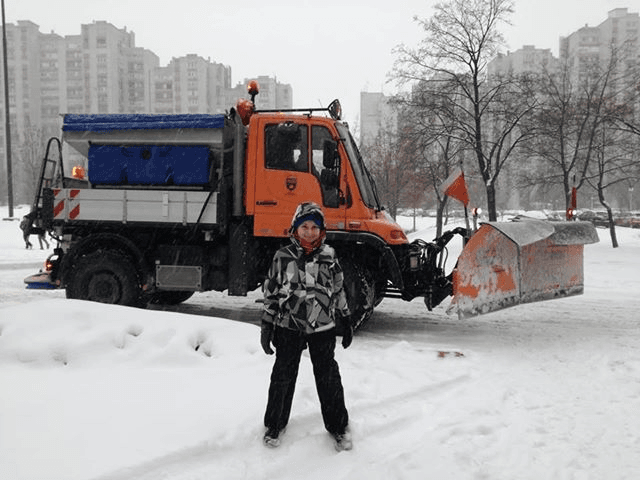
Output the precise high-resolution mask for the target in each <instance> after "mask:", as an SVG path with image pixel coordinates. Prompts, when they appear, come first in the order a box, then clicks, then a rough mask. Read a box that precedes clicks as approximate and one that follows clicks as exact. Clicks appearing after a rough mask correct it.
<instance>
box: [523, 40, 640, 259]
mask: <svg viewBox="0 0 640 480" xmlns="http://www.w3.org/2000/svg"><path fill="white" fill-rule="evenodd" d="M621 67H622V68H621ZM585 73H586V74H584V75H582V76H578V75H575V74H574V72H572V69H571V67H570V65H569V64H568V63H567V62H565V63H563V64H562V65H560V67H559V69H558V70H557V71H545V72H544V74H543V75H542V76H541V77H540V90H539V100H540V101H539V105H538V107H537V113H536V116H535V119H534V122H535V129H536V130H537V135H536V137H535V141H532V142H530V143H529V148H530V150H529V153H530V154H532V157H534V158H537V159H539V160H541V163H540V165H541V168H539V169H538V172H537V173H538V175H537V176H536V175H531V176H529V177H528V178H527V183H528V184H536V183H538V184H542V183H544V184H547V185H548V184H559V185H561V186H562V189H563V194H564V199H565V207H566V208H567V209H568V208H569V207H570V202H571V190H572V188H574V187H575V188H577V189H580V188H581V187H582V186H583V185H585V184H588V185H591V186H592V187H593V188H594V189H595V190H596V193H597V195H598V199H599V201H600V203H601V205H602V206H603V207H604V208H605V209H606V210H607V212H608V216H609V224H610V226H611V238H612V243H613V245H614V247H615V246H617V241H616V238H615V227H614V222H613V214H612V209H611V206H610V205H609V203H608V202H607V201H606V197H605V190H606V189H607V188H610V187H612V186H614V185H616V184H618V183H620V182H622V181H625V180H627V178H628V176H629V172H630V171H631V169H632V168H633V167H634V166H635V165H636V164H637V160H634V154H633V153H632V152H633V151H634V149H633V148H631V147H629V145H631V143H630V142H633V141H634V139H633V133H634V132H633V130H632V129H630V128H628V127H629V126H630V125H632V123H631V122H632V120H633V118H634V107H633V106H634V105H637V102H638V98H639V95H638V93H639V92H638V91H637V89H635V88H634V85H637V84H638V82H640V74H639V70H638V66H637V64H635V65H634V64H633V63H630V62H624V61H623V60H622V58H621V57H620V56H619V51H616V50H614V49H612V50H611V51H610V53H609V57H608V61H607V62H606V63H605V64H604V65H603V64H602V63H601V62H597V63H596V62H594V63H593V64H592V65H591V68H590V69H589V70H588V71H587V72H585ZM635 113H637V112H635ZM635 142H636V147H637V139H636V141H635ZM547 167H550V168H547ZM531 173H532V172H529V174H531Z"/></svg>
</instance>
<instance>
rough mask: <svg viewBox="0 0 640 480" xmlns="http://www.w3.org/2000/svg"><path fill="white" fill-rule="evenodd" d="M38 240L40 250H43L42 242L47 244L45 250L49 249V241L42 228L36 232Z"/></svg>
mask: <svg viewBox="0 0 640 480" xmlns="http://www.w3.org/2000/svg"><path fill="white" fill-rule="evenodd" d="M38 242H39V243H40V250H44V249H43V248H42V244H43V243H44V244H45V245H46V246H47V250H49V242H48V241H47V237H46V236H45V231H44V230H42V231H39V232H38Z"/></svg>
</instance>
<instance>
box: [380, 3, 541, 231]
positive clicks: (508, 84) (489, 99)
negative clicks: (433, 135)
mask: <svg viewBox="0 0 640 480" xmlns="http://www.w3.org/2000/svg"><path fill="white" fill-rule="evenodd" d="M434 10H435V13H434V15H433V16H432V17H431V18H430V19H428V20H422V19H419V18H416V21H417V22H418V23H419V24H420V26H421V27H422V28H423V30H424V32H425V37H424V39H423V40H422V41H421V43H420V45H419V47H417V48H410V47H407V46H405V45H401V46H399V47H398V48H397V49H396V54H397V55H398V58H397V59H396V63H395V66H394V70H393V73H392V76H393V77H394V78H396V79H397V80H398V81H399V82H400V83H403V82H410V83H418V82H423V83H424V85H425V86H426V88H428V89H429V90H430V96H432V97H440V98H441V101H440V102H439V105H440V106H441V108H443V109H446V110H448V112H449V113H447V114H446V116H447V117H448V118H451V119H454V120H455V121H454V123H453V124H451V126H452V127H453V129H452V130H451V131H450V132H449V134H450V135H451V136H452V137H453V138H455V139H456V140H458V141H460V142H463V143H464V144H465V145H466V149H468V150H469V151H471V152H473V156H474V157H475V159H476V162H477V166H478V172H479V174H480V176H481V178H482V180H483V183H484V187H485V189H486V195H487V210H488V213H489V219H490V220H496V218H497V213H496V210H497V209H496V185H497V179H498V176H499V174H500V172H501V170H502V167H503V166H504V165H505V163H506V162H507V161H508V160H509V159H510V158H511V156H512V154H513V152H514V151H515V149H516V148H517V146H518V145H519V144H520V143H521V142H522V141H523V140H524V139H525V138H526V137H527V136H528V135H530V134H531V132H530V131H528V130H522V129H520V128H518V125H519V124H520V122H522V121H523V118H524V117H525V116H526V115H527V114H528V113H529V112H530V111H531V109H532V102H535V97H534V96H533V95H531V93H530V92H529V91H527V88H526V85H527V84H523V83H522V82H520V79H514V78H508V79H493V80H492V81H489V79H488V78H487V75H486V73H487V72H486V67H487V63H488V62H489V61H490V60H492V59H493V58H494V56H495V54H496V52H497V49H498V48H499V47H500V46H502V45H503V44H504V39H503V36H502V33H501V32H500V30H499V28H500V26H501V24H504V23H508V19H509V16H510V14H511V13H512V12H513V1H512V0H470V1H469V0H449V1H447V2H441V3H438V4H436V5H435V7H434Z"/></svg>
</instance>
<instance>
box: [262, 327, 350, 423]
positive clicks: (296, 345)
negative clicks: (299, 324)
mask: <svg viewBox="0 0 640 480" xmlns="http://www.w3.org/2000/svg"><path fill="white" fill-rule="evenodd" d="M273 344H274V345H275V347H276V360H275V363H274V365H273V370H272V372H271V385H270V386H269V399H268V401H267V410H266V412H265V414H264V425H265V427H267V428H273V429H276V430H278V431H280V430H282V429H284V427H286V426H287V423H288V422H289V416H290V414H291V404H292V402H293V394H294V391H295V388H296V379H297V378H298V367H299V365H300V357H301V355H302V352H303V350H304V349H305V346H308V347H309V355H310V357H311V363H312V364H313V375H314V377H315V380H316V389H317V391H318V397H319V399H320V408H321V410H322V419H323V420H324V426H325V428H326V429H327V430H328V431H329V432H330V433H344V430H345V428H346V427H347V424H348V423H349V415H348V413H347V409H346V407H345V404H344V390H343V388H342V379H341V378H340V370H339V368H338V362H336V360H335V358H334V352H335V348H336V334H335V331H334V330H328V331H326V332H320V333H314V334H311V335H304V334H301V333H300V332H297V331H294V330H289V329H286V328H280V327H276V329H275V333H274V338H273Z"/></svg>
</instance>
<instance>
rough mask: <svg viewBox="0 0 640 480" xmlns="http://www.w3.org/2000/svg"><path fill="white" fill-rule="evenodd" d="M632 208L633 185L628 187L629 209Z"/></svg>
mask: <svg viewBox="0 0 640 480" xmlns="http://www.w3.org/2000/svg"><path fill="white" fill-rule="evenodd" d="M631 210H633V187H629V211H631Z"/></svg>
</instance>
